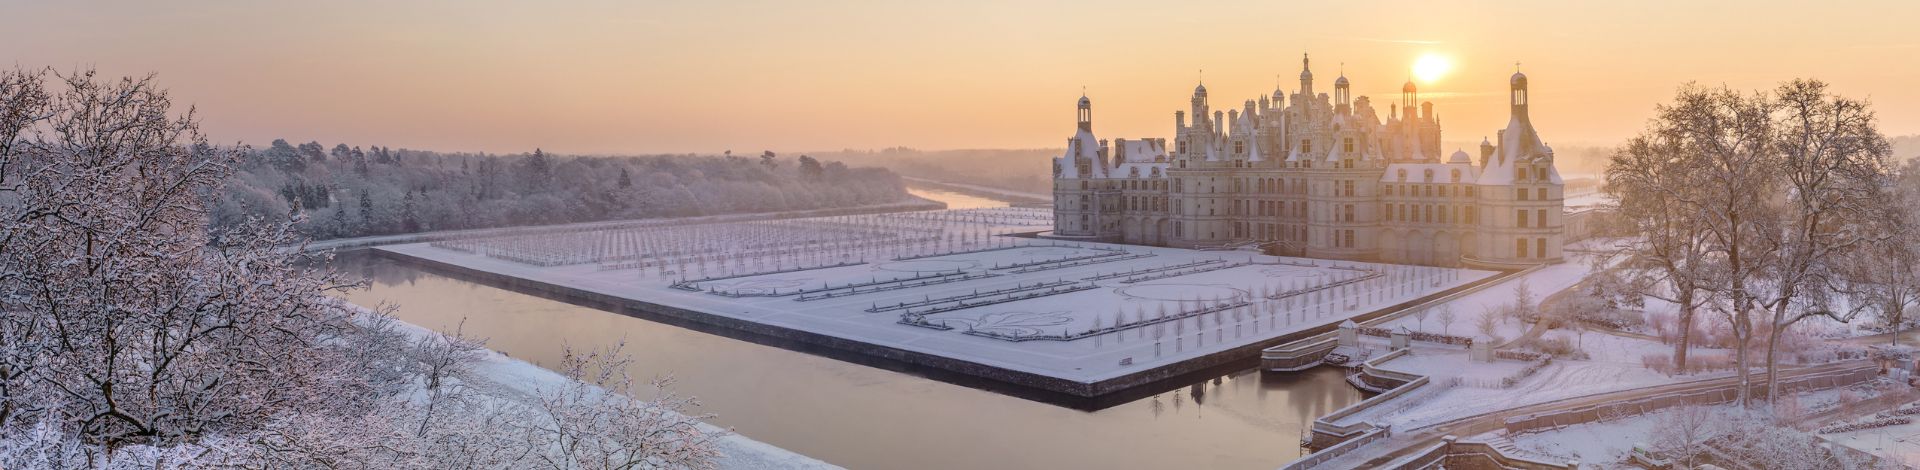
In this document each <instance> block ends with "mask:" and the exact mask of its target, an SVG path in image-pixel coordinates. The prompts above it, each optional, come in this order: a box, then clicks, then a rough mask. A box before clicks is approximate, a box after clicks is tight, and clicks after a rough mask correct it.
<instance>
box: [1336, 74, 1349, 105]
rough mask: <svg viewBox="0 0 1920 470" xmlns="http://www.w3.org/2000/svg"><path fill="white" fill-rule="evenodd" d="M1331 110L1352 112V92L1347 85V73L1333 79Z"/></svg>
mask: <svg viewBox="0 0 1920 470" xmlns="http://www.w3.org/2000/svg"><path fill="white" fill-rule="evenodd" d="M1333 112H1335V113H1340V114H1353V92H1352V91H1351V89H1349V88H1348V87H1347V75H1346V74H1340V78H1336V79H1333Z"/></svg>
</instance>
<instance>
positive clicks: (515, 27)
mask: <svg viewBox="0 0 1920 470" xmlns="http://www.w3.org/2000/svg"><path fill="white" fill-rule="evenodd" d="M1576 3H1577V4H1576ZM1667 3H1669V2H1623V1H1608V2H1520V1H1514V2H1474V3H1462V4H1447V3H1445V2H1435V1H1420V2H1405V3H1389V2H1332V1H1321V2H1295V1H1285V2H1280V1H1271V0H1268V1H1248V2H1215V1H1194V2H1185V1H1167V0H1162V1H1157V2H1131V1H1114V2H1097V3H1096V2H1087V3H1086V4H1078V3H1064V2H1046V1H1008V2H998V1H973V2H904V1H846V2H843V1H825V0H823V1H805V2H793V1H769V2H726V1H632V0H626V1H596V2H525V1H519V2H508V1H492V0H474V1H466V2H450V1H441V2H426V1H404V0H403V1H330V2H245V1H182V2H105V1H71V2H27V1H20V0H0V61H11V62H13V63H15V64H17V65H20V66H27V67H42V66H53V67H56V68H59V69H72V68H74V67H83V66H94V67H97V68H98V69H100V70H102V71H103V72H108V73H114V74H130V73H144V72H148V71H151V72H157V73H159V75H160V81H161V83H162V84H163V85H165V86H167V87H169V88H171V89H172V90H173V92H174V94H175V97H176V100H177V101H181V102H190V103H194V104H197V105H198V106H199V107H200V110H201V112H202V113H203V114H202V116H203V118H204V124H205V126H206V129H207V130H208V131H209V132H211V133H213V134H214V137H216V138H217V139H219V140H222V141H232V140H244V141H247V142H249V143H255V144H263V143H265V142H266V141H268V140H271V139H272V138H274V137H286V138H289V139H291V140H299V141H306V140H318V141H321V142H323V143H328V144H329V145H331V144H332V143H334V142H341V141H345V142H348V143H351V144H380V145H386V146H389V147H396V148H397V147H407V148H421V149H435V150H450V151H451V150H482V151H488V152H518V151H524V150H527V149H531V148H533V147H536V146H538V147H544V148H546V149H548V150H551V151H558V152H564V153H650V152H719V151H721V150H726V149H733V150H735V151H758V150H760V149H774V150H781V151H799V150H832V149H841V148H880V147H888V146H896V145H904V146H911V147H917V148H924V149H947V148H1014V147H1023V148H1024V147H1057V146H1061V145H1062V142H1063V141H1064V140H1065V139H1066V138H1067V137H1068V136H1069V135H1071V133H1072V130H1073V102H1074V101H1075V100H1076V99H1077V98H1078V97H1079V94H1080V90H1081V87H1082V86H1085V87H1086V88H1087V90H1088V92H1089V94H1090V95H1091V96H1092V98H1093V100H1094V121H1095V131H1096V132H1098V133H1099V134H1100V135H1101V136H1102V137H1107V138H1115V137H1171V126H1172V123H1173V117H1172V114H1173V111H1174V110H1176V109H1182V108H1183V107H1184V106H1185V105H1186V98H1187V95H1188V94H1189V93H1190V92H1191V91H1192V89H1193V84H1194V81H1195V78H1196V71H1197V70H1200V69H1205V70H1206V81H1207V87H1208V89H1209V91H1210V92H1211V95H1212V96H1213V105H1214V106H1215V107H1216V108H1237V107H1239V104H1240V102H1241V101H1242V100H1245V99H1248V98H1254V97H1256V96H1258V95H1259V94H1261V93H1266V92H1270V91H1271V90H1272V89H1273V87H1274V83H1275V78H1274V77H1275V76H1276V75H1279V76H1281V77H1282V78H1284V80H1283V82H1282V83H1284V86H1285V87H1286V89H1287V90H1288V91H1290V92H1291V91H1293V90H1294V89H1295V88H1297V86H1298V85H1297V83H1296V82H1297V80H1296V78H1295V77H1296V75H1297V74H1298V73H1299V58H1300V53H1301V52H1303V51H1305V52H1311V53H1312V54H1313V57H1314V59H1315V60H1314V63H1315V67H1314V68H1315V72H1316V75H1317V76H1318V77H1319V78H1320V80H1321V81H1320V82H1319V83H1318V84H1317V86H1316V88H1317V89H1318V90H1319V91H1331V85H1332V79H1333V77H1335V76H1337V75H1338V74H1339V69H1340V68H1341V65H1340V64H1341V63H1343V62H1344V63H1345V69H1346V73H1347V76H1348V77H1349V78H1350V79H1351V80H1353V83H1354V94H1355V95H1356V96H1359V95H1369V96H1372V97H1373V98H1374V100H1375V102H1376V103H1377V104H1378V106H1379V108H1380V109H1379V110H1380V112H1381V113H1383V114H1384V113H1385V112H1386V109H1385V106H1386V104H1387V103H1390V102H1396V101H1397V95H1398V90H1399V85H1400V83H1401V82H1402V81H1404V80H1405V79H1406V77H1407V68H1408V67H1409V66H1410V65H1411V64H1412V62H1413V60H1414V59H1415V58H1416V57H1418V56H1420V55H1421V54H1425V53H1436V54H1441V55H1444V56H1446V57H1449V58H1451V60H1452V61H1453V62H1454V67H1453V71H1452V73H1451V74H1449V75H1447V76H1445V77H1443V78H1441V79H1439V80H1437V81H1435V82H1433V83H1422V84H1421V85H1422V89H1423V92H1424V93H1423V96H1424V97H1425V98H1427V99H1428V100H1431V101H1434V102H1435V106H1436V107H1437V108H1438V110H1439V112H1440V115H1441V118H1442V119H1443V120H1444V124H1445V132H1446V135H1445V139H1446V140H1448V141H1477V140H1478V138H1479V136H1481V135H1484V134H1488V133H1491V132H1492V131H1493V130H1494V129H1497V128H1500V127H1502V126H1504V125H1505V123H1506V117H1505V113H1506V108H1505V106H1504V105H1503V104H1504V101H1503V100H1504V94H1503V93H1501V92H1502V91H1503V90H1504V88H1503V87H1504V86H1505V85H1506V77H1507V75H1508V74H1510V73H1512V71H1513V63H1514V62H1515V61H1520V62H1522V63H1523V64H1524V65H1523V68H1524V69H1525V71H1526V72H1527V74H1528V76H1529V77H1530V78H1531V82H1532V86H1533V93H1532V97H1533V102H1532V104H1533V118H1534V123H1535V124H1536V125H1537V126H1538V127H1539V128H1540V130H1541V132H1542V133H1543V134H1544V136H1545V137H1546V138H1547V141H1548V142H1549V143H1550V144H1551V143H1573V144H1584V143H1593V144H1605V143H1610V142H1611V141H1612V140H1614V139H1617V138H1620V137H1623V136H1626V135H1629V134H1631V133H1633V132H1635V131H1636V130H1637V129H1639V128H1640V127H1641V126H1642V124H1643V123H1644V122H1645V120H1646V118H1647V116H1648V115H1649V113H1650V112H1651V110H1652V108H1653V105H1654V104H1655V103H1656V102H1659V101H1663V100H1665V99H1667V98H1668V97H1670V96H1671V95H1672V92H1673V89H1674V87H1675V86H1676V85H1678V84H1680V83H1682V82H1685V81H1688V80H1697V81H1700V82H1703V83H1711V84H1719V83H1725V84H1728V85H1731V86H1734V87H1737V88H1745V89H1753V88H1761V87H1770V86H1772V85H1773V84H1775V83H1777V82H1779V81H1782V80H1786V79H1790V78H1793V77H1801V76H1807V77H1816V78H1821V79H1825V80H1828V81H1830V82H1833V83H1834V84H1836V86H1837V88H1838V89H1839V90H1840V91H1841V92H1843V93H1846V94H1849V95H1854V96H1862V97H1868V98H1871V99H1872V100H1873V102H1874V103H1875V104H1876V108H1877V109H1878V111H1879V113H1880V117H1881V120H1882V127H1883V131H1885V132H1886V133H1888V134H1890V135H1902V134H1911V133H1920V106H1915V105H1916V104H1920V80H1916V78H1920V61H1915V60H1913V59H1912V56H1915V55H1920V29H1916V28H1915V27H1913V25H1912V21H1913V20H1914V19H1915V18H1920V2H1880V3H1866V2H1860V3H1857V4H1850V5H1849V6H1848V7H1846V8H1826V9H1812V8H1810V7H1805V6H1797V5H1793V4H1789V3H1788V2H1743V3H1738V4H1734V3H1727V4H1724V5H1723V4H1718V3H1715V4H1713V5H1708V4H1707V3H1708V2H1672V3H1684V5H1680V6H1673V5H1667ZM0 64H4V62H0Z"/></svg>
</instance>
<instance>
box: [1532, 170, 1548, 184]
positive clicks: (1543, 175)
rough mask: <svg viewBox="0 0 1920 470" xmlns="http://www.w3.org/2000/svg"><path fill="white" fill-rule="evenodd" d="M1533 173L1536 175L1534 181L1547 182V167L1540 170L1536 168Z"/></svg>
mask: <svg viewBox="0 0 1920 470" xmlns="http://www.w3.org/2000/svg"><path fill="white" fill-rule="evenodd" d="M1533 173H1534V174H1535V175H1536V176H1535V178H1534V179H1538V180H1540V181H1546V180H1547V167H1544V166H1543V167H1540V168H1535V169H1534V170H1533Z"/></svg>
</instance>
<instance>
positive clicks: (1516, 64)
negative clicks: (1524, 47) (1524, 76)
mask: <svg viewBox="0 0 1920 470" xmlns="http://www.w3.org/2000/svg"><path fill="white" fill-rule="evenodd" d="M1513 73H1520V61H1517V60H1516V61H1513Z"/></svg>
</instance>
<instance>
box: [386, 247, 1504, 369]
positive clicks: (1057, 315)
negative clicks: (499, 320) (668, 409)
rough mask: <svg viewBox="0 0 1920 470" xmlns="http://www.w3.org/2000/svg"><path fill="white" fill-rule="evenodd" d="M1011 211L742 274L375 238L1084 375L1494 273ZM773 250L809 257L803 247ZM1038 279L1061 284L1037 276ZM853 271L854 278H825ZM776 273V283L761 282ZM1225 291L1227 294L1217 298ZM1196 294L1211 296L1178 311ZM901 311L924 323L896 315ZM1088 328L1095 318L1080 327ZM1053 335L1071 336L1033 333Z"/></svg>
mask: <svg viewBox="0 0 1920 470" xmlns="http://www.w3.org/2000/svg"><path fill="white" fill-rule="evenodd" d="M936 212H939V211H936ZM946 212H951V211H946ZM1020 216H1021V213H1018V212H1009V213H1005V214H997V216H996V217H994V218H982V217H979V216H977V215H975V214H962V215H959V216H946V215H939V214H933V215H926V214H923V215H905V216H901V217H899V220H898V222H899V223H897V224H895V223H881V224H866V225H865V227H867V228H874V227H900V228H902V229H912V228H918V227H935V228H937V229H938V230H941V231H943V234H942V235H938V236H936V237H934V238H935V239H936V240H938V241H935V242H927V243H919V244H898V245H886V246H877V247H876V246H865V247H856V248H852V249H851V250H852V252H858V253H860V256H861V259H860V261H862V262H864V264H855V265H849V266H837V267H826V268H819V269H810V268H808V266H809V265H810V264H809V263H805V262H800V263H784V262H772V261H768V262H765V263H763V264H761V265H760V266H763V268H762V269H760V270H759V272H765V271H777V272H774V273H771V274H761V275H754V274H752V273H753V272H756V270H755V269H754V268H752V265H753V261H749V262H748V265H749V267H748V268H747V269H746V270H745V274H744V275H743V274H729V275H727V276H722V275H721V274H720V273H719V272H717V271H720V268H718V267H709V271H715V272H710V273H709V275H707V276H700V275H699V274H697V273H695V274H691V275H688V274H682V273H677V272H667V273H663V272H662V271H661V270H660V269H658V267H649V268H627V269H609V268H608V266H606V265H605V264H602V263H589V264H568V265H557V266H544V267H543V266H535V265H532V264H526V263H521V262H515V261H512V260H509V259H503V258H498V257H490V256H487V255H485V254H484V253H483V252H467V251H457V250H452V249H446V248H441V247H436V246H432V245H429V244H411V245H398V246H391V247H386V248H382V249H384V250H389V251H392V252H395V253H400V254H404V255H408V256H414V257H419V258H423V259H429V260H436V261H441V262H446V263H450V264H454V265H459V266H464V267H468V268H473V269H478V270H482V271H488V272H494V273H499V274H505V275H509V276H514V277H520V278H525V279H530V280H534V281H540V282H546V283H551V284H556V285H562V286H569V287H574V288H579V289H583V290H586V291H590V292H596V293H603V294H608V295H613V296H617V297H624V298H629V299H635V300H642V301H646V302H651V303H656V304H662V305H667V306H673V307H679V308H686V309H691V310H696V311H700V312H705V313H709V314H715V315H722V316H727V317H732V318H736V319H742V320H747V321H752V322H756V323H761V324H765V325H770V326H775V327H781V328H790V329H795V330H802V331H807V332H813V333H819V334H824V335H829V336H834V337H839V338H844V339H849V340H853V341H857V342H861V343H867V344H872V345H878V346H885V347H891V348H898V349H903V350H909V351H916V352H922V353H927V354H933V355H937V356H942V357H948V358H956V359H963V360H967V361H972V362H976V363H981V364H986V365H990V366H994V367H999V368H1004V369H1010V370H1018V371H1023V372H1030V373H1035V374H1040V375H1045V376H1050V377H1056V378H1062V379H1068V380H1073V381H1079V382H1083V383H1092V382H1098V381H1101V380H1105V379H1110V378H1113V377H1118V376H1121V375H1124V374H1127V373H1132V372H1136V371H1140V370H1144V369H1147V368H1152V367H1157V366H1161V365H1166V364H1172V363H1176V362H1179V361H1184V360H1187V359H1191V358H1195V357H1200V356H1203V355H1207V354H1211V353H1215V352H1219V351H1223V350H1226V349H1229V348H1233V347H1238V346H1242V345H1247V344H1253V343H1256V342H1261V341H1265V340H1269V339H1272V338H1275V337H1278V336H1281V335H1285V334H1288V333H1292V332H1296V331H1300V330H1303V329H1308V328H1313V327H1318V326H1322V325H1330V324H1336V323H1339V322H1340V321H1342V320H1345V319H1347V318H1350V317H1352V316H1355V315H1360V314H1364V313H1367V312H1370V311H1373V310H1377V309H1381V308H1385V307H1389V306H1392V305H1394V304H1397V303H1399V302H1403V301H1407V300H1411V299H1415V298H1419V297H1422V296H1425V295H1429V294H1432V293H1436V292H1439V291H1441V290H1444V289H1448V288H1452V287H1456V286H1460V285H1463V284H1466V283H1470V282H1473V281H1476V280H1479V279H1483V278H1485V277H1487V276H1491V275H1493V274H1494V273H1492V272H1487V271H1473V270H1464V269H1446V268H1426V267H1411V266H1397V265H1384V264H1374V263H1350V262H1330V261H1325V260H1310V259H1298V258H1282V257H1271V256H1261V255H1253V254H1248V253H1243V252H1211V251H1195V250H1185V249H1173V248H1157V247H1142V246H1131V245H1107V244H1094V243H1064V244H1063V243H1061V242H1051V241H1044V240H1029V239H1017V238H1013V237H1003V236H991V237H983V236H978V235H980V234H986V233H1004V231H1006V230H1008V228H1009V226H1007V225H1004V224H1005V223H1007V221H1009V220H1014V219H1018V218H1019V217H1020ZM798 222H800V223H805V222H807V219H802V220H800V221H798ZM717 243H718V244H725V243H724V242H717ZM617 245H618V246H648V245H647V243H646V242H638V243H630V242H620V243H618V244H617ZM1029 245H1032V246H1029ZM658 246H664V245H658ZM828 246H840V245H833V244H828ZM1008 247H1012V248H1008ZM996 248H998V249H996ZM622 249H624V248H622ZM943 253H953V254H943ZM1105 255H1112V256H1105ZM775 256H786V257H789V258H784V259H791V257H794V256H799V257H802V258H803V259H808V258H805V257H806V256H809V254H807V253H801V254H798V255H795V254H784V255H775ZM832 259H835V260H838V259H841V258H837V257H835V258H832ZM729 263H732V262H731V261H730V262H729ZM783 263H784V264H783ZM828 266H832V265H828ZM679 269H680V268H678V267H677V266H676V267H675V268H674V270H675V271H677V270H679ZM685 269H687V270H695V268H692V267H688V268H685ZM728 269H732V268H731V266H729V268H728ZM956 272H957V273H958V274H957V275H955V276H947V277H940V276H941V275H942V274H943V273H956ZM956 278H962V279H956ZM702 279H710V280H702ZM1046 283H1053V284H1054V285H1052V286H1040V287H1036V286H1039V285H1042V284H1046ZM674 284H681V288H675V287H672V286H673V285H674ZM848 284H859V286H854V287H847V288H842V289H832V290H820V289H823V288H827V287H829V286H847V285H848ZM689 288H691V290H689ZM1068 288H1071V289H1068ZM709 289H712V291H711V292H710V291H708V290H709ZM774 289H778V291H777V292H778V295H774V296H760V295H761V294H774V293H775V291H774ZM801 290H808V292H798V291H801ZM720 293H731V294H735V295H740V294H754V295H748V296H729V295H718V294H720ZM828 294H831V295H828ZM803 297H804V298H805V300H801V299H802V298H803ZM1241 303H1245V305H1240V304H1241ZM1223 304H1225V305H1227V307H1226V308H1216V307H1219V306H1221V305H1223ZM902 305H904V307H902ZM1199 310H1208V311H1207V312H1205V313H1203V314H1196V315H1192V316H1181V315H1179V314H1180V312H1195V311H1199ZM1163 314H1164V315H1165V316H1164V317H1163V316H1162V315H1163ZM908 318H914V319H916V320H918V322H917V323H919V324H920V325H926V326H915V325H908V324H903V323H902V320H903V319H908ZM1116 324H1124V325H1127V326H1126V327H1123V328H1114V326H1115V325H1116ZM943 328H944V329H943ZM1096 329H1103V330H1100V331H1103V332H1102V333H1099V334H1088V332H1089V331H1093V330H1096ZM970 333H971V334H970ZM1058 335H1068V336H1070V338H1053V339H1056V340H1043V341H1033V340H1032V339H1033V338H1032V337H1034V336H1058ZM994 336H998V337H994ZM1068 339H1070V340H1068Z"/></svg>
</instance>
